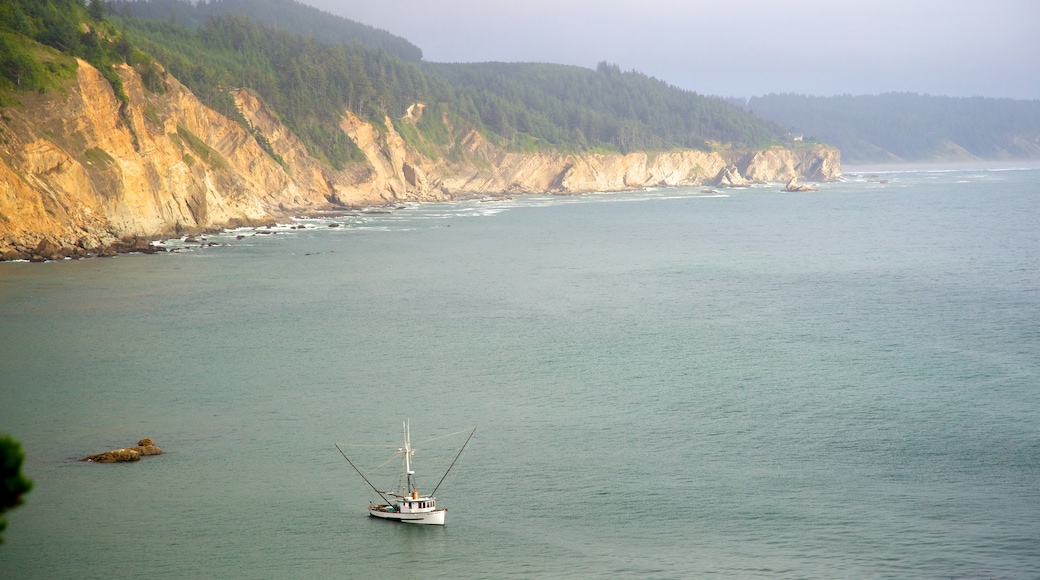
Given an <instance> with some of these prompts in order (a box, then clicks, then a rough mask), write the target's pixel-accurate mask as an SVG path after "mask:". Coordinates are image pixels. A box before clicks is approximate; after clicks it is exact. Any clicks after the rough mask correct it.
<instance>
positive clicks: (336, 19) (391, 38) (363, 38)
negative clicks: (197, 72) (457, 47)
mask: <svg viewBox="0 0 1040 580" xmlns="http://www.w3.org/2000/svg"><path fill="white" fill-rule="evenodd" d="M109 7H110V8H109V9H110V11H112V12H114V13H118V14H124V15H126V14H129V15H130V16H133V17H134V18H145V19H150V20H170V21H174V22H176V23H177V24H180V25H182V26H186V27H188V28H191V29H197V28H199V27H200V26H202V25H203V24H204V23H205V22H206V19H207V18H210V17H213V16H222V15H225V14H246V15H248V16H249V17H250V18H251V19H253V20H254V21H255V22H258V23H261V24H265V25H267V26H271V27H274V28H278V29H281V30H287V31H292V32H296V33H298V34H306V35H308V36H313V37H315V38H317V39H320V40H323V41H325V42H329V43H333V44H349V43H351V42H354V41H357V42H360V43H361V44H363V45H365V46H369V47H373V48H381V49H383V50H385V51H386V52H387V54H392V55H394V56H396V57H398V58H400V59H402V60H406V61H410V62H419V61H421V60H422V57H423V54H422V49H420V48H419V47H418V46H416V45H414V44H412V43H411V42H409V41H407V40H405V39H404V38H401V37H400V36H395V35H393V34H391V33H389V32H387V31H385V30H382V29H379V28H375V27H373V26H369V25H367V24H362V23H360V22H357V21H354V20H350V19H348V18H343V17H341V16H336V15H335V14H330V13H328V12H325V11H324V10H319V9H317V8H314V7H311V6H307V5H306V4H301V3H300V2H297V1H296V0H210V1H209V2H206V0H200V1H199V2H198V3H193V2H191V1H189V0H111V1H110V2H109Z"/></svg>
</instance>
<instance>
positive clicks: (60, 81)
mask: <svg viewBox="0 0 1040 580" xmlns="http://www.w3.org/2000/svg"><path fill="white" fill-rule="evenodd" d="M76 68H77V64H76V59H75V58H73V57H71V56H68V55H65V54H62V53H60V52H58V51H57V50H55V49H53V48H51V47H49V46H44V45H42V44H40V43H38V42H36V41H34V40H32V39H29V38H26V37H25V36H21V35H18V34H12V33H9V32H3V31H0V92H2V93H4V94H3V95H2V96H3V97H5V99H4V100H5V101H8V102H6V103H0V106H11V105H12V104H14V102H12V99H14V100H15V101H17V97H16V96H15V95H16V94H17V93H28V92H32V91H35V92H40V93H43V92H46V91H48V90H66V89H67V88H68V85H69V83H70V82H71V81H72V80H73V79H75V77H76Z"/></svg>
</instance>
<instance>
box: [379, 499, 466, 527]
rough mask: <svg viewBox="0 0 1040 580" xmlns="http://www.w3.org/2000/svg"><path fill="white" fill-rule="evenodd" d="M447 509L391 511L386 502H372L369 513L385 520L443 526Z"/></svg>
mask: <svg viewBox="0 0 1040 580" xmlns="http://www.w3.org/2000/svg"><path fill="white" fill-rule="evenodd" d="M447 513H448V510H447V509H437V510H431V511H415V512H408V511H404V512H402V511H398V510H394V511H390V506H388V505H386V504H372V505H369V506H368V515H370V516H372V517H376V518H382V519H384V520H391V521H395V522H403V523H406V524H426V525H433V526H443V525H444V516H445V515H447Z"/></svg>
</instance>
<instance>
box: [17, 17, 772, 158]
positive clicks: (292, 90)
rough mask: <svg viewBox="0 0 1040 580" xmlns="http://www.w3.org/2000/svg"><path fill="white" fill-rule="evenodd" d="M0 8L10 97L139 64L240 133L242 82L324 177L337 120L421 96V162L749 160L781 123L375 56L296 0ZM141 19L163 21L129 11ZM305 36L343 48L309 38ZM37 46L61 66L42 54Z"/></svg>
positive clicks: (620, 80) (618, 88) (394, 107)
mask: <svg viewBox="0 0 1040 580" xmlns="http://www.w3.org/2000/svg"><path fill="white" fill-rule="evenodd" d="M236 11H248V13H249V15H245V14H234V12H236ZM0 14H2V15H3V16H4V18H3V21H2V24H0V27H2V29H3V30H5V32H4V33H3V34H2V36H0V42H2V43H4V44H3V45H0V48H3V49H4V50H3V54H2V55H0V59H2V60H0V65H2V66H0V76H2V77H3V78H2V80H0V82H3V83H6V86H8V87H12V88H14V89H15V90H29V89H41V88H42V89H46V88H47V87H48V86H51V85H54V84H55V83H57V82H58V80H57V79H59V78H60V77H61V75H62V74H65V75H66V76H67V75H68V71H69V70H72V68H73V65H72V64H71V62H70V61H67V60H62V58H64V57H65V56H69V55H71V56H79V57H81V58H84V59H85V60H87V61H89V62H90V63H92V64H94V65H95V66H96V67H97V68H98V69H99V70H100V71H102V73H103V74H104V75H105V76H106V78H108V79H109V81H110V82H111V83H112V85H113V87H114V89H115V90H116V93H117V95H121V94H122V89H121V87H120V82H121V81H120V79H119V76H118V75H117V74H116V73H115V72H114V70H113V66H112V65H113V64H116V63H121V62H125V63H127V64H130V65H132V66H134V67H135V68H137V69H138V71H139V73H140V74H141V75H142V78H143V79H144V84H145V86H146V87H147V88H149V90H152V91H162V90H163V82H162V76H163V75H164V74H167V73H169V74H172V75H173V76H174V77H176V78H177V79H178V80H180V81H181V82H183V83H184V84H185V85H187V86H188V87H189V88H190V89H191V90H192V91H193V92H194V93H195V94H196V95H198V96H199V97H200V98H201V99H202V101H203V102H205V103H206V104H208V105H209V106H210V107H212V108H214V109H215V110H217V111H220V112H221V113H223V114H225V115H227V116H229V117H231V118H236V119H239V121H240V122H241V123H242V124H243V126H244V127H246V128H247V129H250V127H248V124H247V123H245V121H244V119H241V118H240V115H239V113H238V112H237V111H236V109H235V106H234V104H233V102H232V100H231V98H230V96H229V90H230V89H232V88H244V89H248V90H250V91H253V92H254V93H255V94H257V95H258V96H259V97H260V98H261V99H262V100H263V101H264V102H265V103H266V104H267V105H268V106H269V107H271V108H272V109H273V110H274V111H275V112H276V113H277V114H278V115H279V116H280V118H281V119H282V121H283V122H284V123H285V124H286V125H287V126H288V127H289V128H290V129H291V130H292V131H293V132H294V133H296V134H297V135H298V136H299V137H300V138H301V139H302V140H303V142H304V143H305V144H306V146H307V148H308V149H309V150H310V151H311V153H312V154H313V155H314V156H316V157H318V158H319V159H322V160H323V161H325V162H326V163H328V164H329V165H330V166H331V167H333V168H336V169H341V168H343V167H344V166H346V165H347V164H348V163H350V162H352V161H357V160H359V159H360V154H359V152H358V151H357V149H356V145H355V144H354V143H353V142H352V141H351V139H350V138H348V137H347V136H345V135H344V133H343V131H341V130H340V129H339V126H338V120H339V119H340V118H341V116H342V114H343V111H344V110H349V111H352V112H354V113H355V114H357V115H358V116H359V117H360V118H362V119H364V120H368V121H370V122H373V123H375V124H376V125H377V126H378V125H381V124H382V123H383V118H384V117H385V116H389V117H390V118H392V119H396V118H400V117H401V116H402V115H404V114H405V112H406V110H407V109H408V107H409V106H411V105H412V104H415V103H419V102H421V103H423V104H424V105H426V106H427V107H429V110H431V111H436V114H432V115H430V114H428V115H425V116H423V117H422V118H421V119H420V120H419V121H418V123H417V124H415V125H413V127H414V130H412V129H411V127H409V130H407V131H405V132H403V133H402V136H403V137H404V138H405V140H406V141H408V142H409V143H411V144H412V145H413V146H416V147H420V148H421V149H422V150H423V151H424V153H425V154H427V155H432V156H433V157H437V155H438V154H439V151H443V150H444V147H443V146H444V145H446V144H447V142H448V141H449V140H450V135H449V133H450V131H449V130H448V128H449V127H451V129H453V130H454V131H456V132H459V131H463V132H464V131H467V130H469V129H476V130H478V131H480V132H481V133H482V134H484V135H485V136H486V137H487V138H488V139H490V140H491V141H492V142H493V143H495V144H496V145H498V146H500V147H503V148H505V149H507V150H512V151H535V150H540V151H548V150H555V151H563V152H581V151H590V150H600V151H614V152H623V153H624V152H630V151H640V150H641V151H665V150H670V149H675V148H685V149H701V150H711V149H717V148H725V149H736V150H749V149H760V148H763V147H767V146H770V145H774V144H777V143H780V142H781V140H782V130H781V129H780V127H779V126H776V125H773V124H771V123H767V122H764V121H762V120H760V119H758V118H757V117H755V116H754V115H752V114H750V113H748V112H747V111H744V110H742V109H741V108H739V107H737V106H734V105H733V104H731V103H727V102H726V101H724V100H722V99H717V98H712V97H705V96H702V95H698V94H696V93H694V92H691V91H685V90H681V89H678V88H676V87H673V86H669V85H668V84H666V83H664V82H662V81H659V80H657V79H653V78H650V77H648V76H646V75H643V74H640V73H637V72H634V71H633V72H622V71H621V70H620V69H619V68H618V67H617V66H615V65H610V64H607V63H601V64H600V65H599V67H598V68H597V70H591V69H585V68H581V67H573V66H561V65H550V64H501V63H499V64H495V63H485V64H434V63H426V62H415V61H414V60H411V59H412V58H413V57H418V56H419V54H420V53H414V54H411V56H410V57H409V60H406V59H405V58H401V57H400V56H395V55H394V54H391V53H390V52H388V50H387V49H386V48H385V47H384V46H383V45H385V44H386V42H385V41H386V40H387V38H394V37H391V36H390V35H389V34H387V33H382V32H379V31H375V29H369V31H373V32H376V33H378V34H374V35H367V36H366V35H354V36H353V37H351V36H350V35H351V34H353V33H352V32H351V31H356V30H358V28H357V27H358V26H361V25H356V23H351V22H350V21H348V20H346V19H339V18H335V17H331V16H330V15H328V14H325V13H323V12H321V11H318V10H316V9H313V8H309V7H306V6H304V5H302V4H299V3H297V2H295V1H294V0H250V1H248V2H247V1H245V0H213V1H211V2H200V3H198V4H192V3H189V2H184V1H181V0H151V1H148V2H131V3H107V2H105V0H93V1H92V2H91V3H90V4H86V3H85V0H0ZM147 14H155V15H161V16H162V17H161V18H157V19H151V18H141V17H140V16H142V15H147ZM254 18H257V19H261V20H266V21H271V22H278V27H274V26H267V25H264V24H261V23H258V22H257V20H255V19H254ZM322 20H324V21H325V24H324V26H319V25H318V23H319V22H320V21H322ZM361 28H362V29H365V27H363V26H361ZM315 30H320V31H323V32H321V34H322V35H323V36H324V37H326V38H327V37H330V36H331V37H336V38H343V39H348V38H349V39H350V41H349V42H329V41H327V40H322V39H321V38H319V37H317V36H315V35H313V34H312V33H314V31H315ZM34 41H35V42H34ZM370 41H371V42H373V43H374V45H372V44H369V42H370ZM36 43H40V44H42V45H47V46H50V47H53V48H54V49H57V51H59V52H60V53H61V55H64V56H55V55H54V53H47V54H45V53H43V52H40V50H39V49H38V48H36V47H39V45H38V44H36ZM406 56H407V55H406ZM157 64H158V65H161V68H160V66H157ZM62 71H65V72H64V73H63V72H62ZM124 96H125V95H124ZM257 139H258V142H259V143H260V144H261V145H262V146H265V147H266V144H265V143H264V140H263V138H262V137H260V136H257ZM266 149H269V147H266ZM272 155H273V153H272Z"/></svg>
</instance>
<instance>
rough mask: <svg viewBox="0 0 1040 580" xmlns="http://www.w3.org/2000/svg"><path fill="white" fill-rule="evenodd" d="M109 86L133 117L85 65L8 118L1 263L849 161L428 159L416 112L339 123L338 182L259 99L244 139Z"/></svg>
mask: <svg viewBox="0 0 1040 580" xmlns="http://www.w3.org/2000/svg"><path fill="white" fill-rule="evenodd" d="M115 70H116V73H117V74H118V75H119V77H120V78H121V79H122V81H123V87H124V90H125V92H126V94H127V96H128V97H129V101H128V102H127V103H123V102H120V101H119V99H117V98H116V96H115V94H114V92H113V91H112V88H111V86H110V85H109V83H108V81H106V80H105V79H104V77H103V76H102V75H101V73H100V72H98V71H97V70H96V69H94V68H93V67H92V66H90V65H89V64H88V63H86V62H85V61H82V60H81V61H78V68H77V71H76V74H75V79H74V80H72V81H71V82H70V84H69V85H68V87H65V88H62V89H60V90H52V91H48V92H47V93H45V94H37V93H25V94H21V93H20V94H19V95H18V98H19V100H20V101H21V104H20V105H16V106H10V107H5V108H3V109H2V110H0V260H32V261H45V260H56V259H65V258H82V257H104V256H112V255H115V254H117V253H125V252H145V253H148V252H158V251H162V248H161V247H157V246H156V245H155V244H152V243H151V242H152V241H154V240H157V239H162V238H172V237H182V236H186V235H189V234H201V233H206V232H212V231H217V230H220V229H224V228H231V227H239V226H246V225H264V224H270V223H272V222H274V221H276V220H278V219H288V217H290V216H292V215H298V214H301V213H309V212H314V211H319V210H324V209H344V208H359V207H366V206H388V205H395V204H399V203H400V202H404V201H446V200H453V199H465V198H472V197H486V196H489V195H510V194H524V193H555V194H574V193H584V192H591V191H621V190H634V189H641V188H647V187H674V186H700V185H711V186H714V187H741V186H746V185H747V184H750V183H765V182H787V181H789V180H790V179H792V178H801V179H805V180H809V181H831V180H835V179H838V178H840V176H841V168H840V155H839V152H838V151H837V150H836V149H834V148H832V147H827V146H814V147H799V148H798V149H788V148H783V147H775V148H771V149H768V150H766V151H755V152H730V151H700V150H683V151H670V152H660V153H629V154H603V153H584V154H574V155H572V154H566V153H560V152H535V153H517V152H511V151H506V150H503V149H501V148H499V147H497V146H495V145H494V144H493V143H491V142H490V141H488V140H487V139H485V138H484V136H483V135H481V134H480V133H479V132H477V131H473V130H467V131H458V132H455V130H454V129H453V128H450V127H449V128H450V129H451V131H450V132H451V135H450V143H449V144H448V145H446V146H442V151H441V154H440V155H439V156H436V157H431V156H430V155H431V153H430V152H429V150H427V153H426V154H424V153H422V152H420V151H419V150H417V149H416V148H415V147H412V146H409V145H408V144H407V143H406V142H405V140H404V139H403V138H402V136H401V134H400V133H399V132H398V127H403V125H402V124H404V123H415V122H416V118H417V117H416V114H415V112H414V111H415V110H419V111H420V112H421V111H422V106H418V105H419V104H417V107H415V108H412V109H410V111H412V112H411V113H408V114H406V115H404V116H402V117H401V118H399V119H396V120H395V119H391V118H389V117H387V118H386V119H385V120H384V122H383V124H382V126H381V127H376V126H374V125H373V124H371V123H367V122H365V121H363V120H361V119H360V118H358V117H357V116H355V115H354V114H353V113H351V112H350V111H344V112H343V115H342V118H341V123H340V127H339V128H340V130H342V131H343V132H344V134H345V135H346V136H347V137H349V138H350V139H351V140H353V141H354V143H355V144H356V145H357V146H358V148H359V149H360V150H361V152H362V154H363V156H364V161H359V162H355V163H352V164H348V165H347V166H346V167H344V168H342V169H339V170H334V169H332V168H330V167H329V166H328V165H327V164H324V163H322V162H319V161H318V160H317V159H315V158H314V157H313V156H311V155H310V154H309V153H308V151H307V149H306V147H305V146H304V145H303V143H302V142H301V141H300V140H299V139H298V138H297V137H296V136H295V135H294V134H293V133H292V132H291V131H289V130H288V129H287V128H286V127H285V126H284V125H282V124H281V122H280V121H279V120H278V117H277V116H276V115H275V114H274V113H273V112H272V111H270V110H269V109H268V108H267V107H266V106H265V105H264V104H263V103H262V102H261V101H260V100H259V99H258V98H256V97H255V96H254V95H253V94H252V93H250V92H249V91H246V90H242V89H235V90H231V91H230V92H231V96H232V97H233V100H234V104H235V106H236V107H237V109H238V111H237V113H241V115H242V117H244V119H245V122H244V123H239V122H236V121H233V120H231V119H230V118H228V117H227V116H226V115H224V114H221V113H218V112H217V111H214V110H212V109H210V108H208V107H206V106H205V105H203V104H202V103H201V102H200V101H199V100H198V98H196V97H195V95H194V94H192V93H191V91H189V90H188V89H187V88H186V87H184V86H183V85H181V84H180V83H179V82H178V81H177V80H176V79H175V78H173V77H172V76H170V75H168V74H165V73H164V74H163V75H162V90H161V91H159V92H152V91H150V90H148V89H146V88H145V87H144V86H143V84H142V82H141V79H140V77H139V76H138V75H137V73H136V72H135V71H134V70H133V69H132V68H131V67H129V66H126V65H118V66H116V67H115ZM425 114H427V115H429V114H432V113H430V112H429V111H427V112H426V113H425ZM445 122H446V124H447V115H445ZM395 123H396V124H397V125H396V126H395ZM445 147H446V148H445Z"/></svg>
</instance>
